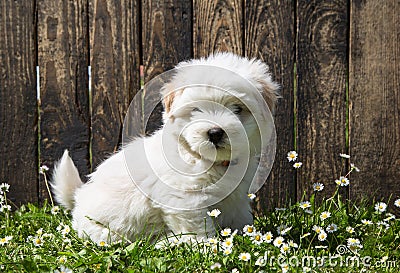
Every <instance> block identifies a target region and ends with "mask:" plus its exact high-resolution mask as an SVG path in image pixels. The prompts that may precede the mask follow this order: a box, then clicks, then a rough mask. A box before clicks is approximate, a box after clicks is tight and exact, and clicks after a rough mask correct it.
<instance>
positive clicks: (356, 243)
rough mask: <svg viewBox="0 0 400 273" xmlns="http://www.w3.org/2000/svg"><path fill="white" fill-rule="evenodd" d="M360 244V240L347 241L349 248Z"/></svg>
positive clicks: (350, 239)
mask: <svg viewBox="0 0 400 273" xmlns="http://www.w3.org/2000/svg"><path fill="white" fill-rule="evenodd" d="M359 244H360V240H358V239H356V238H348V239H347V246H354V245H359Z"/></svg>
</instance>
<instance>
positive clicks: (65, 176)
mask: <svg viewBox="0 0 400 273" xmlns="http://www.w3.org/2000/svg"><path fill="white" fill-rule="evenodd" d="M277 89H278V85H277V84H276V83H274V82H273V81H272V79H271V76H270V74H269V73H268V67H267V66H266V65H265V64H263V63H262V62H260V61H258V60H254V59H253V60H249V59H247V58H242V57H239V56H236V55H234V54H231V53H217V54H215V55H211V56H210V57H208V58H205V59H199V60H191V61H188V62H182V63H180V64H179V65H178V66H177V67H176V69H175V70H174V72H173V76H172V78H171V79H170V80H169V82H168V83H166V84H165V85H164V86H163V87H162V88H161V95H162V101H163V104H164V109H165V111H164V115H163V120H164V125H163V127H162V128H161V129H160V130H158V131H157V132H155V133H154V134H153V135H152V136H150V137H146V138H137V139H135V140H133V141H131V142H129V143H127V144H126V145H124V147H123V149H121V151H119V152H118V153H116V154H114V155H112V156H111V157H110V158H108V159H107V160H105V161H104V162H103V163H102V164H100V165H99V166H98V167H97V169H96V171H95V172H93V173H92V174H90V175H89V181H88V182H87V183H85V184H84V183H82V181H81V180H80V178H79V174H78V171H77V169H76V167H75V166H74V163H73V162H72V160H71V158H70V157H69V155H68V151H65V153H64V155H63V157H62V158H61V160H60V161H59V162H58V163H57V164H56V166H55V169H54V174H53V179H52V188H53V193H54V195H55V198H56V200H57V201H58V202H59V203H60V204H61V205H63V206H65V207H66V208H69V209H71V210H72V216H73V223H72V224H73V228H74V229H75V230H77V232H78V234H79V236H81V237H90V238H91V239H92V240H93V241H96V242H99V241H116V240H119V239H121V238H127V239H129V240H135V239H136V238H138V237H140V236H148V235H154V236H159V235H162V234H165V235H169V234H188V233H189V234H193V235H196V236H197V237H198V238H204V237H206V236H207V235H208V233H210V232H211V233H214V232H215V227H230V228H233V229H241V228H242V227H243V226H244V225H246V224H252V222H253V217H252V213H251V206H250V200H249V197H248V191H249V187H250V185H251V183H252V182H253V181H254V176H255V174H256V171H257V170H258V166H259V163H258V162H259V157H260V154H261V152H262V151H261V150H262V147H263V145H265V144H263V143H262V142H263V141H265V140H268V139H269V138H270V137H271V130H272V129H273V121H272V118H271V115H268V114H267V115H266V114H265V113H269V112H268V107H269V109H271V111H272V110H273V108H274V104H275V101H276V99H277V94H276V90H277ZM267 105H268V107H267ZM266 109H267V110H266ZM265 111H266V112H265ZM263 124H264V125H263ZM263 134H264V136H265V137H263V136H262V135H263ZM214 208H218V209H219V210H220V211H222V213H221V215H220V216H219V217H218V218H216V219H215V221H216V222H213V219H211V218H210V216H209V215H208V214H207V212H208V211H211V210H212V209H214Z"/></svg>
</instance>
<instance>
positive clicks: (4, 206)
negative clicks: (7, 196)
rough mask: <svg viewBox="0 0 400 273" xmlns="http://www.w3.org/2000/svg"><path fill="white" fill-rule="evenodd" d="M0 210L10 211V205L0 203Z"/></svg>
mask: <svg viewBox="0 0 400 273" xmlns="http://www.w3.org/2000/svg"><path fill="white" fill-rule="evenodd" d="M0 205H1V206H0V212H6V211H11V206H10V205H5V204H0Z"/></svg>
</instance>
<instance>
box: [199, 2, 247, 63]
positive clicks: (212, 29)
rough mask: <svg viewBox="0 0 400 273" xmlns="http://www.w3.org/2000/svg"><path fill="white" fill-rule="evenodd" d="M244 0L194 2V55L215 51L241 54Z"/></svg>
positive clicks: (200, 55) (204, 54) (203, 54)
mask: <svg viewBox="0 0 400 273" xmlns="http://www.w3.org/2000/svg"><path fill="white" fill-rule="evenodd" d="M243 12H244V10H243V1H239V0H233V1H226V0H218V1H202V0H194V1H193V20H194V21H193V37H194V38H193V44H194V48H193V52H194V56H195V57H196V58H198V57H202V56H207V55H208V54H210V53H213V52H215V51H229V52H234V53H237V54H243V52H244V51H243V37H244V34H243V22H242V21H243Z"/></svg>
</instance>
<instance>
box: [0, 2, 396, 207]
mask: <svg viewBox="0 0 400 273" xmlns="http://www.w3.org/2000/svg"><path fill="white" fill-rule="evenodd" d="M399 26H400V3H399V1H398V0H387V1H381V0H359V1H356V0H349V1H346V0H334V1H309V0H294V1H278V0H254V1H250V0H229V1H227V0H218V1H202V0H193V1H177V0H169V1H155V0H141V1H140V0H121V1H106V0H75V1H66V0H58V1H46V0H36V1H1V2H0V39H1V41H0V64H1V65H0V132H1V144H0V156H1V159H0V182H7V183H9V184H11V189H10V194H9V198H10V199H11V200H12V201H13V202H15V203H21V202H42V201H43V200H44V199H45V198H47V192H46V187H45V184H44V180H43V176H42V175H40V174H39V166H40V165H43V164H44V165H47V166H49V167H50V168H51V167H52V166H53V162H54V161H55V160H57V159H58V158H59V157H60V156H61V155H62V152H63V150H64V149H65V148H68V149H69V150H70V152H71V154H72V157H73V159H74V160H75V162H76V164H77V166H78V168H79V170H80V172H81V174H82V177H84V175H86V174H88V173H89V172H90V171H91V169H93V168H95V166H96V165H97V164H98V163H99V162H101V160H102V159H103V158H104V157H106V156H107V155H109V154H110V153H112V152H114V151H115V150H117V149H118V147H119V145H120V142H121V131H122V122H123V119H124V115H125V113H126V110H127V108H128V106H129V103H130V101H131V100H132V98H133V97H134V95H135V94H136V92H137V91H138V90H139V89H140V74H139V70H140V67H141V66H142V67H143V71H144V81H145V82H147V81H149V80H150V79H151V78H152V77H154V76H156V75H157V74H159V73H161V72H163V71H165V70H168V69H171V68H172V67H173V66H174V65H175V64H177V63H178V62H179V61H181V60H186V59H189V58H192V57H200V56H206V55H208V54H209V53H212V52H215V51H218V50H219V51H232V52H235V53H237V54H240V55H245V56H248V57H257V58H260V59H262V60H263V61H265V62H266V63H267V64H268V65H269V66H270V68H271V71H272V73H273V75H274V78H275V79H276V81H278V82H279V83H280V84H281V86H282V89H281V93H282V97H283V98H282V99H281V100H280V102H279V105H278V107H277V111H276V115H275V117H276V129H277V136H278V140H277V141H278V143H277V144H278V146H277V156H276V160H275V164H274V168H273V171H272V173H271V175H270V177H269V179H268V181H267V183H266V186H265V187H264V189H263V190H262V191H261V192H260V193H259V195H260V201H261V206H263V207H264V208H265V207H271V206H272V207H275V206H284V205H285V204H286V202H288V201H289V200H292V201H296V200H299V199H300V198H301V196H302V195H303V192H305V191H306V192H307V193H310V192H311V191H312V184H313V183H314V182H322V183H324V184H325V188H326V190H325V192H326V193H327V194H329V193H332V191H333V190H334V188H335V184H334V180H335V179H336V178H338V177H339V176H340V174H344V173H345V172H346V171H347V170H348V169H349V161H345V160H342V159H340V157H339V153H348V154H351V155H352V158H351V161H352V162H354V163H355V164H356V165H357V166H358V167H359V168H360V169H361V172H359V173H356V174H352V175H351V176H350V180H351V184H350V187H348V188H346V189H344V190H343V193H344V194H346V195H347V196H348V197H349V198H351V199H357V198H359V197H362V196H366V197H370V198H371V199H372V198H377V199H379V198H383V197H385V198H387V197H389V196H390V195H393V198H394V197H399V195H400V179H399V178H400V91H399V89H400V46H399V45H400V28H399ZM89 66H90V67H91V83H89V76H88V75H89V73H88V67H89ZM37 67H39V71H40V73H39V79H37V73H36V70H37ZM37 82H39V84H38V83H37ZM89 84H90V85H91V86H90V87H91V92H89V91H88V90H89ZM39 86H40V100H37V88H38V87H39ZM294 149H296V150H297V151H298V153H299V156H300V160H301V161H302V162H303V164H304V165H303V167H302V168H301V169H299V170H297V171H295V170H294V169H293V168H292V164H290V163H289V162H287V160H286V153H287V152H288V151H290V150H294Z"/></svg>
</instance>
